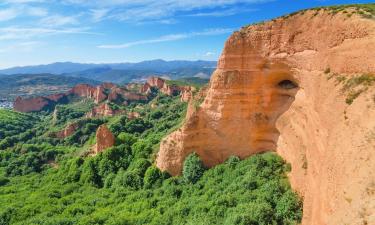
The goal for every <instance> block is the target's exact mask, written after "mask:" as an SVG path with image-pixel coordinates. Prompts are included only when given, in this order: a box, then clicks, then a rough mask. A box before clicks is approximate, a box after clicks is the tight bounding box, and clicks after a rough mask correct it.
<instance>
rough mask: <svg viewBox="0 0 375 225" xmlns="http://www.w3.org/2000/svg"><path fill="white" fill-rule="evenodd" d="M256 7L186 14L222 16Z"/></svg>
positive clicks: (253, 10) (249, 10)
mask: <svg viewBox="0 0 375 225" xmlns="http://www.w3.org/2000/svg"><path fill="white" fill-rule="evenodd" d="M255 11H257V9H246V8H245V9H243V8H231V9H226V10H221V11H212V12H199V13H194V14H188V15H186V16H191V17H224V16H233V15H236V14H240V13H246V12H255Z"/></svg>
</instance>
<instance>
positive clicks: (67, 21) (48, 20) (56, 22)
mask: <svg viewBox="0 0 375 225" xmlns="http://www.w3.org/2000/svg"><path fill="white" fill-rule="evenodd" d="M78 17H79V16H62V15H53V16H48V17H45V18H43V19H42V20H41V21H40V24H41V25H43V26H47V27H59V26H65V25H75V24H78V19H77V18H78Z"/></svg>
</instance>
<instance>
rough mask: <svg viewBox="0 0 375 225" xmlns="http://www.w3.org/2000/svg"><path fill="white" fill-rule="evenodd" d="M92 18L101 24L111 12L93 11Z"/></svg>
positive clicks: (103, 10)
mask: <svg viewBox="0 0 375 225" xmlns="http://www.w3.org/2000/svg"><path fill="white" fill-rule="evenodd" d="M90 11H91V16H92V18H93V20H94V22H99V21H101V20H103V19H104V18H105V16H106V15H107V13H108V12H109V11H110V10H109V9H91V10H90Z"/></svg>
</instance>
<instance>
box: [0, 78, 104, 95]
mask: <svg viewBox="0 0 375 225" xmlns="http://www.w3.org/2000/svg"><path fill="white" fill-rule="evenodd" d="M0 80H1V82H0V99H6V100H9V101H12V100H14V99H15V98H16V97H17V96H28V97H29V96H36V95H48V94H53V93H60V92H64V91H67V90H68V89H70V88H72V87H73V86H75V85H77V84H81V83H86V84H91V85H98V84H100V82H99V81H94V80H91V79H87V78H79V77H68V76H61V75H53V74H18V75H4V76H1V77H0Z"/></svg>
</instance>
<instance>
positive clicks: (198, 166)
mask: <svg viewBox="0 0 375 225" xmlns="http://www.w3.org/2000/svg"><path fill="white" fill-rule="evenodd" d="M204 170H205V169H204V166H203V163H202V161H201V160H200V158H199V156H198V155H197V154H196V153H192V154H190V155H189V156H188V157H187V158H186V159H185V162H184V166H183V170H182V174H183V177H184V179H185V181H186V182H187V183H196V182H197V181H198V180H199V178H200V177H201V176H202V175H203V173H204Z"/></svg>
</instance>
